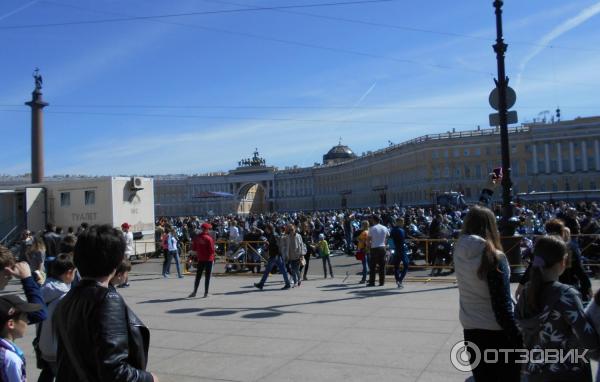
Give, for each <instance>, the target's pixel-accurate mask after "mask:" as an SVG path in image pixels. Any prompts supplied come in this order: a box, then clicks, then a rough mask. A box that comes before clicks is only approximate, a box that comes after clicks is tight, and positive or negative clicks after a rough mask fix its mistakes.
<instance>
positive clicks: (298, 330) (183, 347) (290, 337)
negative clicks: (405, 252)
mask: <svg viewBox="0 0 600 382" xmlns="http://www.w3.org/2000/svg"><path fill="white" fill-rule="evenodd" d="M343 260H344V259H342V258H340V259H336V260H335V261H334V263H337V264H336V265H337V266H336V268H335V271H337V272H338V273H339V274H340V276H336V277H335V278H333V279H332V278H328V279H323V278H322V276H321V273H319V272H318V271H319V270H320V268H319V267H317V265H320V264H319V263H317V262H315V266H314V269H313V271H314V273H312V274H309V280H308V281H305V282H304V283H303V284H302V286H301V287H300V288H294V289H290V290H280V288H281V287H282V286H283V283H282V281H281V276H280V275H272V276H271V277H270V278H269V280H268V282H267V284H266V285H265V288H264V290H263V291H259V290H257V289H255V288H254V287H253V286H252V283H253V282H255V281H257V277H252V276H251V275H239V276H220V277H214V278H213V279H212V284H211V292H210V295H209V297H208V298H206V299H205V298H194V299H189V298H187V295H188V294H189V293H190V291H191V288H192V284H193V275H189V276H185V277H184V278H183V279H178V278H176V277H172V278H169V279H163V278H162V276H160V272H159V269H160V266H161V265H162V260H160V259H152V260H150V261H148V262H147V263H143V264H138V265H135V266H134V268H133V272H132V273H131V276H130V281H131V286H130V287H129V288H125V289H119V292H120V293H121V294H122V295H123V296H124V298H125V300H126V301H127V303H128V304H129V306H130V307H131V308H132V309H133V310H134V312H135V313H136V314H137V315H138V316H139V317H140V318H141V319H142V320H143V321H144V323H145V324H146V325H147V326H148V327H149V328H150V331H151V338H150V357H149V358H150V360H149V364H148V369H149V370H150V371H152V372H154V373H156V374H157V375H158V376H159V378H160V381H161V382H165V381H166V382H187V381H270V382H271V381H272V382H280V381H345V382H346V381H366V380H377V381H382V382H383V381H394V382H398V381H415V382H416V381H418V382H425V381H432V382H433V381H450V382H452V381H456V382H463V381H466V380H469V378H470V376H471V375H470V373H462V372H459V371H457V370H456V369H454V367H453V366H452V364H451V363H450V349H451V348H452V346H453V345H454V344H455V343H457V342H458V341H460V340H461V339H462V327H461V325H460V323H459V321H458V289H457V288H456V286H455V284H452V283H447V282H443V283H442V282H428V283H424V282H409V283H405V288H404V289H397V288H396V287H395V284H394V282H393V280H392V279H390V278H388V280H387V281H388V283H387V284H386V285H385V286H384V287H374V288H365V287H364V286H363V285H362V284H361V285H359V284H358V281H359V279H360V278H359V276H355V275H353V274H350V275H346V274H345V272H342V269H344V265H345V264H340V263H341V262H343ZM173 274H174V273H172V275H173ZM595 284H596V285H595V287H597V286H598V285H597V283H595ZM18 287H19V285H18V284H17V283H16V282H14V281H13V282H11V284H10V285H9V287H8V288H7V290H6V291H5V292H6V293H7V292H14V291H19V289H18ZM202 287H203V283H202V284H201V289H200V291H203V289H202ZM199 295H201V294H200V293H199ZM33 335H34V329H33V327H29V328H28V332H27V335H26V337H25V338H23V339H20V340H17V344H18V345H19V346H22V348H23V350H24V351H25V354H26V357H27V362H28V365H27V373H28V379H29V380H32V381H35V380H37V377H38V373H39V370H37V369H36V368H35V357H34V355H33V349H32V347H31V341H32V339H33ZM82 351H84V349H82Z"/></svg>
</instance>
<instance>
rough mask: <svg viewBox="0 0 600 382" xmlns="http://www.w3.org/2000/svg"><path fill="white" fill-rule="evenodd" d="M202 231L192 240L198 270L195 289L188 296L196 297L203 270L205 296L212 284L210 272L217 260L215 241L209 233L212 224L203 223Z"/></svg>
mask: <svg viewBox="0 0 600 382" xmlns="http://www.w3.org/2000/svg"><path fill="white" fill-rule="evenodd" d="M200 228H201V229H202V232H200V234H198V235H196V236H195V237H194V239H193V240H192V250H193V251H194V252H196V258H197V260H198V270H197V271H196V279H195V280H194V291H193V292H192V293H191V294H190V295H189V296H188V297H196V292H198V285H200V279H201V278H202V271H204V272H206V274H205V276H206V277H205V279H204V297H207V296H208V287H209V285H210V274H211V272H212V267H213V262H214V261H215V241H214V240H213V238H212V237H211V236H210V235H209V233H208V232H209V231H210V229H211V228H212V226H211V225H210V224H208V223H202V225H201V226H200Z"/></svg>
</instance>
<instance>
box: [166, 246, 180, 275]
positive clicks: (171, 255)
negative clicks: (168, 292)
mask: <svg viewBox="0 0 600 382" xmlns="http://www.w3.org/2000/svg"><path fill="white" fill-rule="evenodd" d="M173 259H175V268H177V276H178V277H179V278H181V277H183V276H182V275H181V265H180V264H179V252H178V251H169V252H167V261H165V264H164V265H163V272H162V274H163V276H165V277H167V273H169V269H170V268H171V262H172V261H173Z"/></svg>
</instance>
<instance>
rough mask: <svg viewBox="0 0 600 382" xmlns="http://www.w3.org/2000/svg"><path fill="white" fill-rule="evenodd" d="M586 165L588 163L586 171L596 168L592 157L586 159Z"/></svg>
mask: <svg viewBox="0 0 600 382" xmlns="http://www.w3.org/2000/svg"><path fill="white" fill-rule="evenodd" d="M587 162H588V163H587V165H588V171H590V170H598V169H597V168H596V160H595V158H594V157H588V161H587Z"/></svg>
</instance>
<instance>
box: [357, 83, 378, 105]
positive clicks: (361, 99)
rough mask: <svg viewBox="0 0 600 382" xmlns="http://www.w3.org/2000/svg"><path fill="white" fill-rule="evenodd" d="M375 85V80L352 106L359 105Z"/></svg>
mask: <svg viewBox="0 0 600 382" xmlns="http://www.w3.org/2000/svg"><path fill="white" fill-rule="evenodd" d="M375 85H377V81H375V82H373V85H371V87H370V88H369V89H368V90H367V91H366V92H365V94H363V95H362V96H361V97H360V99H359V100H358V101H357V102H356V103H355V104H354V107H357V106H358V105H360V104H361V103H362V101H364V100H365V98H367V96H368V95H369V94H371V92H372V91H373V89H375Z"/></svg>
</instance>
